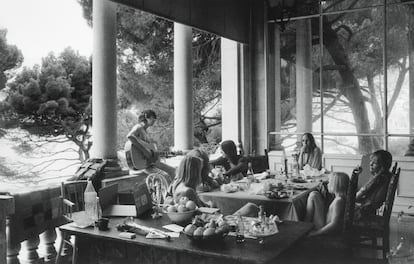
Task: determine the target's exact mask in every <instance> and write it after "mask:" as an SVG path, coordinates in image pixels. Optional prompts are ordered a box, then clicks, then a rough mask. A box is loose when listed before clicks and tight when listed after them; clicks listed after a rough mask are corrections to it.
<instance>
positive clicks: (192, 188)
mask: <svg viewBox="0 0 414 264" xmlns="http://www.w3.org/2000/svg"><path fill="white" fill-rule="evenodd" d="M202 167H203V160H202V159H200V158H198V157H194V156H189V155H186V156H185V157H184V158H183V159H182V160H181V162H180V165H178V168H177V173H176V176H175V178H174V180H173V182H172V183H171V184H170V186H169V188H168V191H167V195H166V197H165V203H166V204H174V203H178V202H179V201H180V198H181V197H187V198H188V199H189V200H191V201H193V202H195V203H196V205H197V206H199V207H202V206H209V205H208V204H206V203H204V202H203V201H201V199H200V197H199V196H198V194H197V191H196V188H197V186H198V185H199V184H200V183H201V170H202Z"/></svg>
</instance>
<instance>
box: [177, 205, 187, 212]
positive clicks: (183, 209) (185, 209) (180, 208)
mask: <svg viewBox="0 0 414 264" xmlns="http://www.w3.org/2000/svg"><path fill="white" fill-rule="evenodd" d="M187 211H188V209H187V208H186V207H185V206H184V205H182V204H180V205H178V206H177V212H179V213H184V212H187Z"/></svg>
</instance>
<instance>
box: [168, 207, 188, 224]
mask: <svg viewBox="0 0 414 264" xmlns="http://www.w3.org/2000/svg"><path fill="white" fill-rule="evenodd" d="M195 211H196V210H191V211H185V212H165V214H167V216H168V218H170V220H171V221H172V222H174V223H176V224H185V223H189V222H190V221H191V219H192V218H193V215H194V213H195Z"/></svg>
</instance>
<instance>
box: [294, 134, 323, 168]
mask: <svg viewBox="0 0 414 264" xmlns="http://www.w3.org/2000/svg"><path fill="white" fill-rule="evenodd" d="M298 163H299V169H300V170H303V167H305V165H309V166H311V167H312V168H315V169H318V170H320V169H321V168H322V151H321V149H320V148H319V147H318V146H316V143H315V138H314V137H313V135H312V134H311V133H305V134H303V135H302V148H301V149H300V152H299V157H298Z"/></svg>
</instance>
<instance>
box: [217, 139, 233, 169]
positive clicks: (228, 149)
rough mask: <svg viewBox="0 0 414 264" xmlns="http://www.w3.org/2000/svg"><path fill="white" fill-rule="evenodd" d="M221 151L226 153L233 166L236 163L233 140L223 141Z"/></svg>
mask: <svg viewBox="0 0 414 264" xmlns="http://www.w3.org/2000/svg"><path fill="white" fill-rule="evenodd" d="M220 146H221V150H222V151H223V152H224V153H226V155H227V156H228V159H230V161H231V162H232V163H233V164H236V163H237V148H236V144H235V143H234V141H233V140H225V141H223V142H221V144H220Z"/></svg>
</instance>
